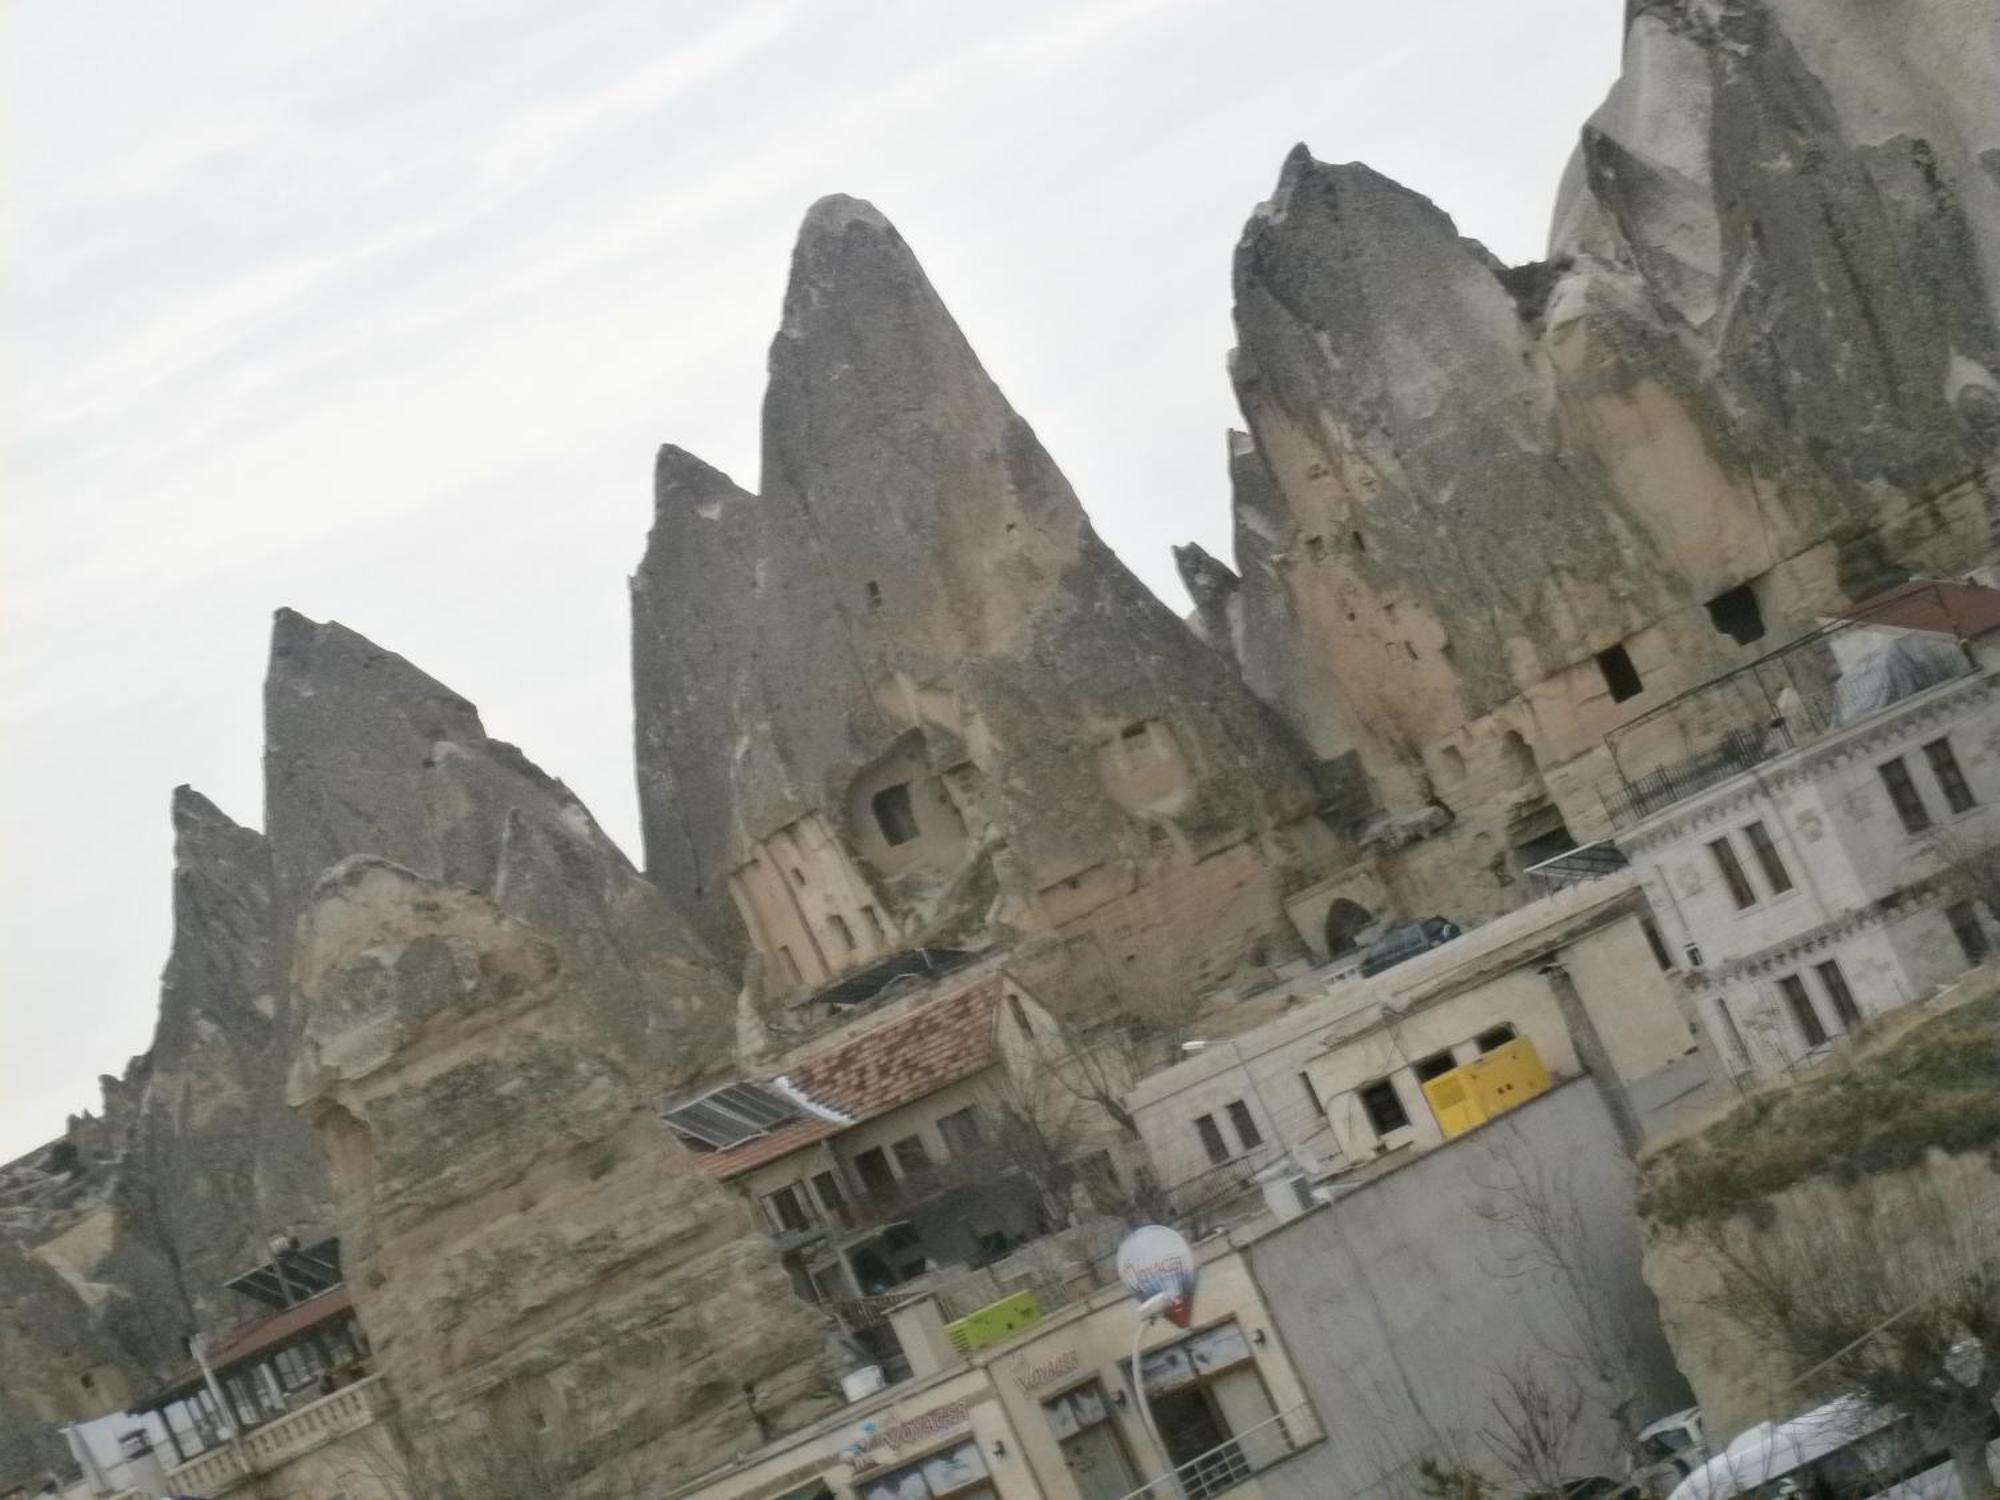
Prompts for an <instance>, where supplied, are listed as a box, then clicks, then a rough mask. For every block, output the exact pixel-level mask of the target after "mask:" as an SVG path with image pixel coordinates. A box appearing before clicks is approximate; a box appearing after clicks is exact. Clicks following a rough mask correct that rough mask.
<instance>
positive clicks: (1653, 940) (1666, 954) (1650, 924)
mask: <svg viewBox="0 0 2000 1500" xmlns="http://www.w3.org/2000/svg"><path fill="white" fill-rule="evenodd" d="M1639 931H1641V932H1642V933H1644V934H1645V935H1646V946H1647V947H1648V948H1650V949H1652V950H1653V962H1654V963H1656V964H1658V965H1659V966H1660V971H1661V972H1662V973H1671V972H1672V971H1673V967H1674V955H1673V954H1672V953H1671V952H1670V951H1668V948H1667V940H1666V939H1665V938H1663V937H1661V936H1660V929H1659V927H1658V925H1657V924H1655V923H1654V921H1653V919H1652V918H1651V917H1641V918H1639Z"/></svg>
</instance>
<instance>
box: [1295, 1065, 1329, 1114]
mask: <svg viewBox="0 0 2000 1500" xmlns="http://www.w3.org/2000/svg"><path fill="white" fill-rule="evenodd" d="M1299 1087H1300V1088H1302V1089H1304V1090H1305V1091H1306V1103H1308V1104H1310V1105H1311V1106H1312V1112H1313V1113H1314V1114H1315V1115H1324V1114H1325V1113H1326V1106H1325V1105H1324V1104H1322V1103H1320V1100H1319V1090H1318V1089H1316V1088H1314V1087H1313V1080H1312V1074H1310V1073H1301V1074H1299Z"/></svg>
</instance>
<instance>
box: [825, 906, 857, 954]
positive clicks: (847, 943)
mask: <svg viewBox="0 0 2000 1500" xmlns="http://www.w3.org/2000/svg"><path fill="white" fill-rule="evenodd" d="M826 921H827V925H828V926H829V927H831V928H832V929H833V931H834V936H836V937H838V938H839V939H840V946H841V948H842V950H843V951H845V952H848V953H852V952H853V951H854V930H853V929H852V928H850V927H849V926H848V925H847V918H845V917H843V916H842V915H840V913H839V912H835V913H834V914H833V915H832V916H830V917H828V918H827V919H826Z"/></svg>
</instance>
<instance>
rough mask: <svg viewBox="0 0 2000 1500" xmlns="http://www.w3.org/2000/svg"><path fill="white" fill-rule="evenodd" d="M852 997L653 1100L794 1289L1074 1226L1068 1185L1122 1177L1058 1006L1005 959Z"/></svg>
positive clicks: (969, 1254) (911, 1273) (930, 1272)
mask: <svg viewBox="0 0 2000 1500" xmlns="http://www.w3.org/2000/svg"><path fill="white" fill-rule="evenodd" d="M855 1009H857V1010H862V1011H863V1013H862V1014H858V1015H855V1016H852V1017H850V1018H849V1019H848V1020H847V1021H846V1023H845V1024H842V1025H840V1026H839V1027H838V1028H837V1029H836V1030H834V1031H832V1032H830V1033H828V1034H827V1035H825V1036H822V1037H819V1038H816V1039H814V1040H811V1041H807V1042H804V1043H801V1044H800V1045H798V1046H795V1047H793V1048H792V1049H790V1050H789V1051H787V1052H785V1053H783V1054H779V1055H776V1056H772V1057H770V1058H767V1059H765V1060H764V1069H763V1071H761V1072H760V1073H759V1074H757V1075H753V1076H750V1077H747V1078H744V1079H741V1080H737V1081H732V1082H730V1083H727V1084H722V1085H717V1086H712V1087H710V1088H707V1089H705V1090H703V1091H702V1092H701V1093H699V1094H696V1095H694V1096H692V1097H688V1098H684V1099H680V1100H677V1101H674V1102H672V1103H671V1104H670V1105H669V1106H668V1107H667V1108H666V1110H665V1111H664V1113H665V1117H666V1121H667V1123H668V1125H669V1126H671V1127H672V1128H673V1129H674V1130H675V1132H676V1133H677V1134H679V1135H680V1136H681V1137H682V1140H683V1142H684V1143H685V1144H686V1145H687V1146H688V1147H689V1148H690V1149H691V1150H693V1151H694V1152H695V1153H696V1155H695V1161H696V1164H697V1165H698V1166H699V1167H700V1168H701V1169H702V1170H703V1171H705V1172H707V1173H708V1174H710V1175H711V1176H713V1177H715V1178H716V1179H717V1180H719V1181H721V1182H725V1183H728V1184H729V1185H730V1186H731V1187H732V1188H734V1189H735V1190H736V1191H737V1192H739V1193H741V1194H742V1195H743V1196H744V1197H745V1198H746V1199H748V1200H749V1201H750V1202H751V1203H753V1204H755V1205H756V1206H757V1209H758V1212H759V1213H760V1214H761V1215H762V1216H763V1218H764V1220H765V1224H764V1227H765V1229H766V1231H767V1232H768V1233H770V1234H771V1235H772V1236H773V1237H775V1239H776V1240H777V1242H778V1244H779V1246H780V1248H781V1250H782V1252H783V1253H784V1256H785V1259H786V1262H787V1264H788V1265H789V1266H792V1267H793V1268H794V1273H795V1275H794V1279H795V1281H796V1283H797V1284H798V1285H799V1286H800V1288H801V1290H802V1292H805V1293H807V1294H809V1295H811V1296H813V1297H814V1298H816V1299H818V1300H822V1301H826V1302H831V1303H834V1304H836V1305H837V1304H840V1303H843V1302H847V1301H850V1300H852V1299H861V1298H872V1297H879V1296H882V1295H883V1294H886V1293H888V1292H890V1291H891V1290H892V1289H897V1288H902V1287H906V1286H909V1285H911V1284H913V1283H922V1282H925V1281H926V1280H927V1279H928V1280H935V1279H937V1278H938V1277H940V1276H943V1275H949V1274H950V1273H951V1272H952V1271H954V1270H964V1269H968V1268H973V1267H979V1266H985V1265H990V1264H992V1263H994V1262H997V1261H1000V1260H1002V1259H1003V1258H1004V1257H1005V1256H1007V1254H1008V1253H1009V1252H1010V1251H1012V1250H1014V1249H1016V1248H1017V1247H1019V1246H1022V1245H1024V1244H1028V1243H1030V1242H1033V1241H1038V1240H1041V1239H1043V1238H1044V1237H1045V1236H1048V1235H1050V1234H1053V1233H1055V1232H1056V1231H1057V1230H1059V1229H1066V1228H1069V1227H1071V1225H1072V1223H1073V1222H1074V1220H1075V1219H1076V1218H1077V1217H1078V1216H1079V1209H1078V1206H1077V1201H1076V1200H1077V1197H1078V1190H1079V1189H1084V1188H1094V1189H1095V1190H1096V1192H1097V1193H1098V1195H1099V1196H1100V1197H1102V1198H1104V1199H1106V1200H1107V1201H1110V1200H1112V1199H1113V1198H1115V1197H1117V1196H1118V1195H1119V1194H1120V1179H1119V1172H1120V1162H1119V1158H1121V1157H1124V1156H1126V1155H1127V1152H1126V1151H1125V1150H1124V1148H1123V1141H1122V1138H1121V1133H1120V1131H1119V1130H1118V1127H1117V1126H1116V1125H1115V1124H1114V1123H1113V1122H1112V1120H1111V1119H1110V1117H1109V1116H1108V1114H1107V1113H1106V1111H1105V1110H1104V1108H1103V1107H1102V1106H1101V1105H1099V1104H1097V1103H1095V1102H1094V1101H1092V1100H1090V1099H1088V1098H1087V1097H1085V1095H1084V1092H1083V1090H1082V1088H1081V1086H1080V1084H1079V1081H1077V1080H1074V1079H1072V1080H1068V1081H1065V1079H1064V1078H1063V1076H1062V1071H1061V1070H1062V1069H1063V1067H1064V1066H1065V1065H1066V1063H1067V1062H1068V1061H1069V1059H1068V1054H1067V1047H1066V1044H1065V1042H1064V1040H1063V1038H1062V1036H1061V1033H1060V1031H1059V1030H1058V1028H1057V1026H1056V1023H1055V1021H1054V1020H1053V1019H1052V1018H1051V1017H1050V1015H1049V1014H1048V1012H1047V1011H1046V1010H1045V1009H1044V1008H1043V1007H1042V1006H1041V1004H1040V1003H1039V1002H1037V1001H1036V1000H1035V998H1034V996H1033V995H1032V994H1031V993H1030V992H1029V991H1028V990H1027V988H1026V987H1025V986H1023V985H1022V984H1021V983H1020V981H1019V980H1018V979H1017V978H1015V976H1014V975H1013V974H1011V973H1010V972H1008V970H1007V969H1006V968H1005V967H1003V966H996V965H994V964H990V963H989V964H985V965H981V966H979V967H977V968H975V969H972V970H970V971H960V972H959V973H957V974H952V975H947V976H945V977H943V978H941V979H938V980H937V981H935V982H934V983H932V984H930V985H927V986H925V987H923V988H921V989H919V990H918V991H917V993H916V994H915V995H913V996H911V995H905V996H903V997H901V998H897V999H893V1000H889V1001H886V1002H884V1003H882V1004H881V1005H880V1006H879V1008H877V1009H874V1010H872V1011H871V1010H865V1009H864V1008H863V1007H860V1006H857V1007H855ZM1125 1170H1127V1171H1129V1170H1130V1167H1129V1166H1127V1167H1126V1168H1125ZM1085 1201H1086V1203H1087V1202H1088V1198H1087V1197H1086V1199H1085ZM1115 1237H1116V1230H1115V1229H1114V1230H1113V1231H1112V1238H1113V1239H1114V1240H1115Z"/></svg>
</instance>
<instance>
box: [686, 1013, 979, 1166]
mask: <svg viewBox="0 0 2000 1500" xmlns="http://www.w3.org/2000/svg"><path fill="white" fill-rule="evenodd" d="M1000 994H1001V989H1000V976H999V975H997V974H995V975H989V976H988V977H986V978H985V979H982V980H981V981H980V982H979V983H977V984H975V985H972V986H970V987H968V988H966V989H964V990H961V991H959V992H958V993H957V994H954V995H947V996H945V997H943V998H942V999H938V1000H931V1001H927V1002H925V1003H924V1004H921V1005H918V1006H915V1007H913V1008H912V1009H910V1010H906V1011H899V1012H897V1013H895V1014H894V1015H891V1016H888V1017H886V1018H884V1019H882V1020H880V1021H877V1022H875V1023H874V1024H873V1025H869V1026H866V1027H862V1028H856V1029H855V1030H853V1031H850V1032H847V1033H845V1034H843V1035H840V1036H838V1037H836V1038H834V1039H832V1041H831V1042H830V1044H829V1045H827V1046H825V1047H823V1048H821V1049H820V1050H819V1051H817V1052H814V1053H813V1054H811V1055H810V1056H808V1057H805V1058H802V1059H801V1060H799V1061H798V1062H796V1063H794V1064H792V1065H791V1066H790V1067H789V1068H787V1069H786V1070H785V1072H784V1074H783V1079H784V1083H785V1085H786V1086H788V1087H789V1088H790V1089H791V1091H792V1092H793V1093H796V1094H803V1095H804V1096H805V1097H806V1098H807V1099H809V1100H811V1101H812V1102H813V1103H814V1104H817V1105H819V1106H820V1107H821V1108H823V1109H829V1110H833V1111H835V1112H837V1113H838V1114H840V1115H842V1116H844V1117H845V1121H846V1123H842V1122H840V1121H835V1120H827V1119H820V1118H816V1117H811V1116H808V1117H806V1118H804V1119H798V1120H792V1121H789V1122H787V1123H786V1124H783V1125H780V1126H779V1127H778V1128H777V1129H775V1130H773V1131H772V1132H770V1134H768V1135H760V1136H757V1137H755V1138H754V1139H751V1140H747V1141H744V1142H743V1143H742V1144H741V1145H738V1146H731V1147H730V1148H729V1149H728V1150H726V1151H704V1152H701V1153H699V1154H698V1155H697V1157H696V1160H697V1161H699V1162H700V1163H701V1164H702V1166H703V1167H705V1168H706V1169H707V1170H708V1171H710V1172H713V1173H714V1174H715V1175H716V1176H718V1177H735V1176H738V1175H740V1174H741V1173H744V1172H747V1171H749V1170H750V1169H751V1168H752V1167H758V1166H762V1165H763V1164H764V1163H765V1162H769V1161H776V1160H777V1159H778V1158H779V1157H782V1156H789V1155H790V1154H791V1153H792V1152H794V1151H797V1150H800V1149H802V1148H804V1147H806V1146H810V1145H812V1144H813V1143H814V1142H815V1141H823V1140H825V1139H826V1138H827V1137H828V1136H830V1135H835V1134H838V1133H839V1132H840V1131H842V1130H845V1129H846V1128H847V1126H848V1125H849V1124H858V1123H860V1122H861V1121H863V1120H870V1119H873V1118H874V1117H875V1116H877V1115H882V1114H887V1113H888V1112H889V1111H890V1110H892V1109H899V1108H901V1107H902V1106H903V1105H905V1104H909V1103H912V1102H913V1101H915V1100H918V1099H921V1098H923V1097H925V1096H926V1095H927V1094H934V1093H936V1092H937V1091H938V1090H939V1089H941V1088H943V1087H945V1086H946V1085H947V1084H952V1083H957V1082H958V1081H959V1080H960V1079H963V1078H970V1077H971V1076H972V1075H973V1074H975V1073H978V1072H980V1071H981V1070H982V1069H984V1068H987V1067H989V1066H991V1065H992V1064H993V1063H994V1062H995V1061H997V1060H998V1059H999V1056H1000V1050H999V1044H998V1041H997V1039H996V1037H995V1034H994V1024H995V1015H996V1013H997V1009H998V1006H999V1003H1000Z"/></svg>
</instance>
